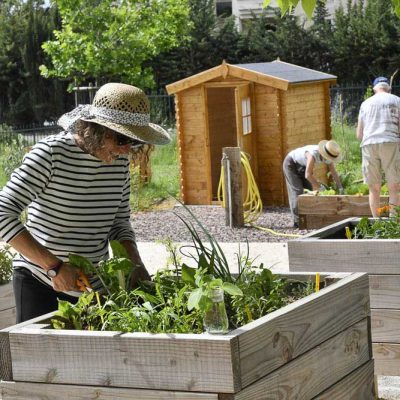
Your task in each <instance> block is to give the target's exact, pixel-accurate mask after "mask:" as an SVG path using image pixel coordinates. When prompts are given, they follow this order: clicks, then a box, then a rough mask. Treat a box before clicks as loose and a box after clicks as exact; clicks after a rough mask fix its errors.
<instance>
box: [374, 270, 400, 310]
mask: <svg viewBox="0 0 400 400" xmlns="http://www.w3.org/2000/svg"><path fill="white" fill-rule="evenodd" d="M399 288H400V275H370V276H369V295H370V299H371V308H389V309H390V308H391V309H400V290H399Z"/></svg>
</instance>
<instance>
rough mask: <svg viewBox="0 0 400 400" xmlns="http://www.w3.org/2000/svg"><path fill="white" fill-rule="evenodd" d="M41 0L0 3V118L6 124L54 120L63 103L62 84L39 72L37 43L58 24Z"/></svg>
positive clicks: (41, 56)
mask: <svg viewBox="0 0 400 400" xmlns="http://www.w3.org/2000/svg"><path fill="white" fill-rule="evenodd" d="M58 22H59V21H58V18H57V9H56V8H48V7H45V6H44V2H43V1H41V0H28V1H24V0H6V1H3V2H1V3H0V118H1V120H2V121H4V122H7V123H8V124H11V125H15V124H23V123H32V122H38V123H41V122H43V121H45V120H54V119H55V118H56V117H57V116H58V115H60V113H61V112H62V110H63V109H64V107H65V100H66V99H65V95H64V93H65V85H63V83H62V82H56V81H54V80H53V79H51V80H46V79H44V78H43V77H41V76H40V74H39V69H38V68H39V65H40V64H42V63H43V62H44V60H45V55H44V53H43V51H42V49H41V44H42V42H43V41H46V40H48V39H50V38H51V35H52V31H53V30H54V29H56V28H57V24H58Z"/></svg>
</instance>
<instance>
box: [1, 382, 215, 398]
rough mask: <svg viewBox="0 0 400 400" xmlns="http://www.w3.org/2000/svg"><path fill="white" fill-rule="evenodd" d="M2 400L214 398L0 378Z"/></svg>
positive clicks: (203, 394)
mask: <svg viewBox="0 0 400 400" xmlns="http://www.w3.org/2000/svg"><path fill="white" fill-rule="evenodd" d="M0 393H1V399H2V400H28V399H29V400H72V399H73V400H87V399H96V400H132V399H140V400H160V399H162V400H218V394H216V393H190V392H176V391H174V392H170V391H160V390H141V389H124V388H118V389H113V388H107V387H91V386H71V385H53V384H46V383H29V382H7V381H2V382H0Z"/></svg>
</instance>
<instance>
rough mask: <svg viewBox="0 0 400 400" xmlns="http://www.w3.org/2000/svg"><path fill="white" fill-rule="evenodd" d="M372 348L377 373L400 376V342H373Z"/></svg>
mask: <svg viewBox="0 0 400 400" xmlns="http://www.w3.org/2000/svg"><path fill="white" fill-rule="evenodd" d="M372 349H373V354H374V360H375V375H386V376H398V375H399V373H400V372H399V371H400V344H398V343H373V344H372Z"/></svg>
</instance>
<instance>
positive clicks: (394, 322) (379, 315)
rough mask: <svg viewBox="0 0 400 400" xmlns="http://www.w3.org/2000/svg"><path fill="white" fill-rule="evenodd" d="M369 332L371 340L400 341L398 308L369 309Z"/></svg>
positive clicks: (383, 341)
mask: <svg viewBox="0 0 400 400" xmlns="http://www.w3.org/2000/svg"><path fill="white" fill-rule="evenodd" d="M371 333H372V341H373V342H382V343H400V310H387V309H371ZM399 373H400V367H399Z"/></svg>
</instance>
